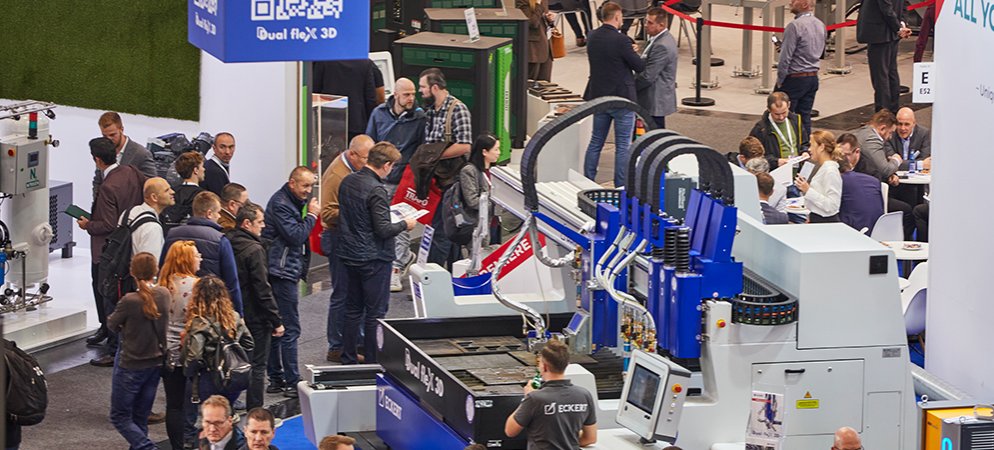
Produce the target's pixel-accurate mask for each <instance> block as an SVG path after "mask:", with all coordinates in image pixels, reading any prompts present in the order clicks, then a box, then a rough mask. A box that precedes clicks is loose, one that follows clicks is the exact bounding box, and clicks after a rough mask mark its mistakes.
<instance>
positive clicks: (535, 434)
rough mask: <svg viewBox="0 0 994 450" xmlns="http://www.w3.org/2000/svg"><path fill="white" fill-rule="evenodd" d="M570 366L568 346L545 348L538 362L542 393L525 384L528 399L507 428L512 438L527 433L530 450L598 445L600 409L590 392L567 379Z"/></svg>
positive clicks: (550, 344)
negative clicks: (567, 368) (597, 409)
mask: <svg viewBox="0 0 994 450" xmlns="http://www.w3.org/2000/svg"><path fill="white" fill-rule="evenodd" d="M568 365H569V349H568V348H567V347H566V344H563V343H562V342H560V341H557V340H553V341H549V342H548V343H547V344H545V347H544V348H543V349H542V352H541V353H540V355H539V361H538V370H539V373H540V374H541V376H542V380H544V381H543V382H542V387H541V389H533V388H532V386H531V382H530V381H529V382H528V383H527V384H525V398H524V399H523V400H522V401H521V405H520V406H518V409H517V410H515V411H514V413H512V414H511V415H510V416H508V418H507V422H506V423H505V424H504V433H505V434H507V435H508V436H509V437H515V436H517V435H519V434H521V432H522V431H524V430H528V450H575V449H576V448H578V447H586V446H588V445H592V444H594V443H595V442H597V412H596V407H597V405H595V404H594V399H593V396H592V395H590V392H588V391H587V390H586V389H584V388H582V387H580V386H573V383H571V382H570V380H568V379H566V377H565V374H564V372H565V371H566V366H568Z"/></svg>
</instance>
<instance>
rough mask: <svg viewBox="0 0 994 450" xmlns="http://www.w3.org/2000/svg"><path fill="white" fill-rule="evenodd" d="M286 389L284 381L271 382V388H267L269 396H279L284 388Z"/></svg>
mask: <svg viewBox="0 0 994 450" xmlns="http://www.w3.org/2000/svg"><path fill="white" fill-rule="evenodd" d="M284 387H286V383H284V382H282V381H270V382H269V386H266V393H267V394H279V393H280V392H283V388H284Z"/></svg>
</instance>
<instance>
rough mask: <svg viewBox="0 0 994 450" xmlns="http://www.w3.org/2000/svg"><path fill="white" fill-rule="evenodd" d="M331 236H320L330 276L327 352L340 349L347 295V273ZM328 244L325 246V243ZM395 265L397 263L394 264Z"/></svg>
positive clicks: (323, 234) (326, 233)
mask: <svg viewBox="0 0 994 450" xmlns="http://www.w3.org/2000/svg"><path fill="white" fill-rule="evenodd" d="M331 241H332V239H331V234H330V232H329V231H327V230H326V231H325V232H324V233H322V235H321V250H322V251H323V252H324V254H325V255H328V271H329V272H330V275H331V298H330V299H329V300H328V323H327V328H326V334H327V338H328V351H333V350H341V349H342V330H343V329H345V297H346V296H347V295H348V289H347V288H346V287H345V286H347V285H348V273H347V272H346V271H345V267H344V266H343V265H342V260H340V259H338V257H337V256H336V255H335V252H334V250H333V248H332V247H333V246H332V245H331ZM326 242H327V243H328V244H327V246H326V244H325V243H326ZM394 264H395V265H396V264H397V263H396V262H394Z"/></svg>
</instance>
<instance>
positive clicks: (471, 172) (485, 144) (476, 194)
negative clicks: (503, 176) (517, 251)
mask: <svg viewBox="0 0 994 450" xmlns="http://www.w3.org/2000/svg"><path fill="white" fill-rule="evenodd" d="M499 158H500V141H499V140H498V139H497V137H496V136H494V135H493V134H492V133H483V134H481V135H479V136H477V137H476V141H475V142H473V147H472V148H471V149H470V151H469V163H468V164H466V165H464V166H463V167H462V169H461V170H460V171H459V188H460V189H461V190H462V200H463V208H464V210H463V214H464V215H465V216H466V217H467V218H469V219H470V220H472V221H475V222H476V226H477V229H476V231H474V233H473V234H474V235H476V234H477V233H478V232H479V230H480V227H483V228H482V229H483V230H489V229H490V222H489V220H488V221H487V223H480V208H489V209H488V211H489V212H490V214H487V217H489V218H493V206H492V205H493V203H491V202H489V201H488V202H487V204H480V199H481V196H482V195H483V193H487V198H489V197H490V196H489V194H490V189H491V183H490V166H491V165H492V164H494V163H496V162H497V159H499ZM469 243H470V242H469V241H467V242H460V244H462V245H466V244H469Z"/></svg>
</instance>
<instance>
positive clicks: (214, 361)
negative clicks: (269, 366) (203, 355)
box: [207, 323, 252, 392]
mask: <svg viewBox="0 0 994 450" xmlns="http://www.w3.org/2000/svg"><path fill="white" fill-rule="evenodd" d="M211 327H212V328H213V329H214V331H215V332H216V333H217V335H218V336H219V338H218V342H217V343H216V345H215V346H214V354H213V356H212V357H211V358H209V359H208V361H207V362H208V363H209V364H210V365H209V367H208V371H210V372H211V379H212V380H213V381H214V387H216V388H218V389H220V390H222V391H224V392H239V391H243V390H245V389H248V385H249V378H250V377H251V371H252V359H251V357H250V356H249V354H248V352H247V351H245V348H244V347H242V344H240V343H239V342H238V339H232V338H230V337H228V333H225V332H224V331H223V330H221V327H220V326H218V325H217V324H216V323H214V324H211Z"/></svg>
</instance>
